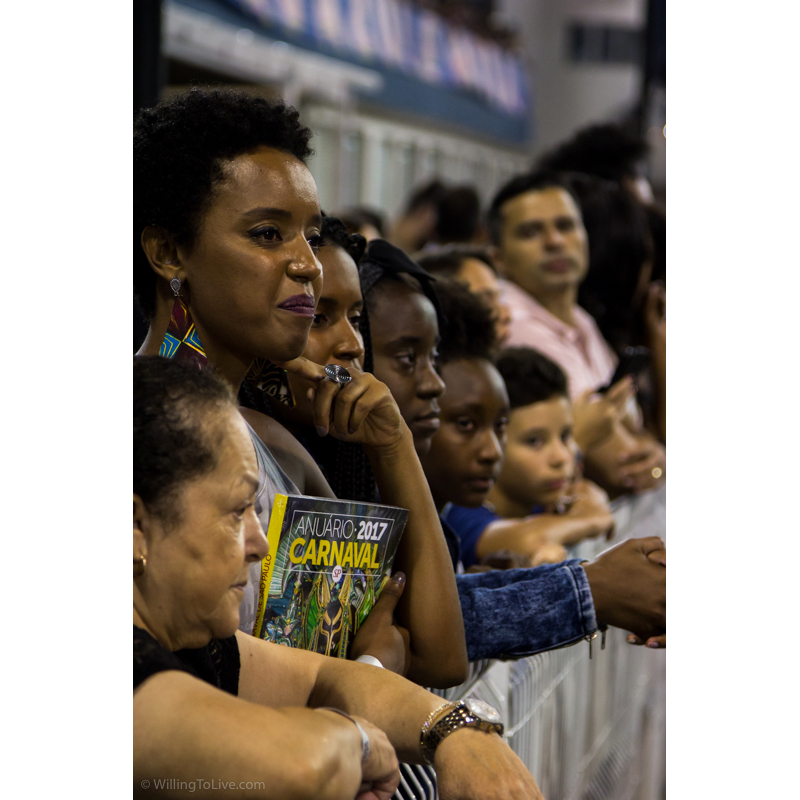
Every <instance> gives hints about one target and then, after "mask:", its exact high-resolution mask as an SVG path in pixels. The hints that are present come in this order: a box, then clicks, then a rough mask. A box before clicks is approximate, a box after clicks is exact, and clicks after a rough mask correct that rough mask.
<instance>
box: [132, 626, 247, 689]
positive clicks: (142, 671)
mask: <svg viewBox="0 0 800 800" xmlns="http://www.w3.org/2000/svg"><path fill="white" fill-rule="evenodd" d="M240 664H241V662H240V660H239V644H238V642H237V641H236V637H235V636H231V637H229V638H227V639H212V640H211V642H210V643H209V644H207V645H206V646H205V647H198V648H197V649H196V650H176V651H175V652H174V653H173V652H170V651H169V650H167V649H166V648H164V647H162V646H161V645H160V644H159V643H158V642H157V641H156V640H155V639H154V638H153V637H152V636H151V635H150V634H149V633H148V632H147V631H144V630H142V629H141V628H137V627H136V626H135V625H134V626H133V688H134V689H135V688H136V687H137V686H138V685H139V684H140V683H142V682H144V681H146V680H147V679H148V678H149V677H150V676H151V675H155V674H156V673H157V672H165V671H166V670H170V669H176V670H179V671H181V672H188V673H189V674H190V675H194V676H195V677H196V678H200V680H203V681H205V682H206V683H210V684H211V685H212V686H217V687H218V688H220V689H222V690H223V691H225V692H229V693H230V694H238V693H239V667H240Z"/></svg>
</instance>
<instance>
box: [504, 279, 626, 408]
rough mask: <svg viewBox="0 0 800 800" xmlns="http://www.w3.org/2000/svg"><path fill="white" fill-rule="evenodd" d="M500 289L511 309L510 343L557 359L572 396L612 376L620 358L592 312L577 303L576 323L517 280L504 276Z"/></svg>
mask: <svg viewBox="0 0 800 800" xmlns="http://www.w3.org/2000/svg"><path fill="white" fill-rule="evenodd" d="M500 289H501V292H502V299H503V302H505V304H506V305H507V306H508V308H509V310H510V312H511V324H510V328H509V336H508V340H507V341H506V342H505V344H506V345H508V346H512V347H515V346H523V347H532V348H534V349H536V350H539V351H540V352H541V353H544V354H545V355H546V356H547V357H548V358H550V359H552V360H553V361H555V362H556V363H557V364H558V365H559V366H560V367H561V368H562V369H563V370H564V372H566V373H567V378H568V379H569V390H570V395H571V396H572V397H577V396H578V395H579V394H582V393H583V392H584V391H586V390H587V389H597V388H598V387H600V386H602V385H603V384H605V383H607V382H608V381H609V380H610V378H611V376H612V375H613V373H614V367H615V366H616V363H617V359H616V356H615V355H614V353H613V351H612V350H611V348H610V347H609V346H608V343H607V342H606V340H605V339H603V336H602V334H601V333H600V330H599V329H598V327H597V324H596V323H595V321H594V320H593V319H592V317H591V315H590V314H589V313H588V312H586V311H584V309H582V308H581V307H580V306H575V310H574V312H573V320H574V322H575V325H574V326H572V325H567V324H566V323H565V322H562V321H561V320H560V319H558V317H555V316H553V314H551V313H550V312H549V311H548V310H547V309H546V308H545V307H544V306H543V305H542V304H541V303H539V302H538V301H537V300H535V299H534V298H533V297H531V295H529V294H528V293H527V292H526V291H524V290H523V289H520V288H519V287H518V286H517V285H516V284H513V283H510V282H508V281H504V280H501V281H500Z"/></svg>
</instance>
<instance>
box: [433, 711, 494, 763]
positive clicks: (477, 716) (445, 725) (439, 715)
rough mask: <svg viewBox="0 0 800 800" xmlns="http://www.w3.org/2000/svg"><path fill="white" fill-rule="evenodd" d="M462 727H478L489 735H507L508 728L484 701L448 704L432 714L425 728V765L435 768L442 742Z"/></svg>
mask: <svg viewBox="0 0 800 800" xmlns="http://www.w3.org/2000/svg"><path fill="white" fill-rule="evenodd" d="M459 728H478V730H481V731H486V732H487V733H492V732H494V733H499V734H500V736H502V735H503V730H504V729H505V728H504V726H503V723H502V722H501V721H500V714H498V713H497V711H496V710H495V709H494V708H492V707H491V706H490V705H489V704H488V703H484V702H483V701H482V700H473V699H469V700H464V701H463V702H461V703H448V704H446V705H444V706H442V707H441V708H439V709H437V710H436V711H434V712H433V714H431V716H430V717H428V719H427V720H426V722H425V724H424V725H423V726H422V732H421V733H420V737H419V746H420V749H421V750H422V758H423V759H424V760H425V763H426V764H428V765H430V766H433V754H434V753H435V752H436V748H437V747H438V746H439V744H440V743H441V742H442V740H443V739H444V738H445V737H447V736H449V735H450V734H451V733H453V732H455V731H457V730H458V729H459Z"/></svg>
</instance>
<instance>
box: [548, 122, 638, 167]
mask: <svg viewBox="0 0 800 800" xmlns="http://www.w3.org/2000/svg"><path fill="white" fill-rule="evenodd" d="M647 150H648V147H647V142H645V141H644V139H642V138H641V137H639V136H635V135H633V134H631V133H629V132H628V131H626V130H625V129H624V128H623V127H621V126H620V125H615V124H614V123H602V124H599V125H590V126H589V127H587V128H583V129H582V130H579V131H578V132H577V133H576V134H575V135H574V136H573V137H572V138H571V139H569V140H568V141H566V142H564V143H562V144H560V145H558V146H557V147H555V148H554V149H553V150H551V151H550V152H548V153H545V154H544V155H543V156H542V157H541V158H540V159H539V161H538V163H537V168H538V169H546V170H551V171H554V172H584V173H586V174H587V175H596V176H597V177H599V178H605V179H606V180H610V181H621V180H622V179H623V178H635V177H636V176H637V174H638V172H639V165H640V164H641V162H642V161H644V159H645V158H646V156H647Z"/></svg>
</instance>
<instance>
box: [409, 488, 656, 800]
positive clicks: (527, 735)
mask: <svg viewBox="0 0 800 800" xmlns="http://www.w3.org/2000/svg"><path fill="white" fill-rule="evenodd" d="M614 517H615V519H616V522H617V525H616V533H615V536H614V540H613V541H612V542H610V543H608V542H602V543H598V542H583V543H581V544H580V545H579V546H578V547H576V548H574V550H573V552H572V553H570V556H571V557H579V558H594V557H595V556H596V555H599V553H601V552H602V551H603V550H605V549H607V548H608V547H609V546H612V545H614V544H616V543H618V542H620V541H623V540H624V539H629V538H632V537H637V538H638V537H642V536H661V537H662V538H664V539H665V540H666V536H665V531H666V490H665V489H660V490H658V491H655V492H648V493H646V494H643V495H639V496H637V497H632V498H626V499H624V500H622V501H618V502H617V503H615V504H614ZM625 637H626V634H625V632H624V631H621V630H617V629H614V628H612V629H609V631H608V635H607V637H606V644H605V648H601V637H600V636H598V637H597V638H596V639H595V640H594V641H593V643H592V647H591V651H592V657H591V660H590V658H589V645H588V644H586V643H585V642H584V643H580V644H577V645H574V646H572V647H566V648H562V649H560V650H552V651H549V652H547V653H542V654H540V655H537V656H531V657H529V658H524V659H520V660H518V661H511V662H500V661H482V662H477V663H474V664H472V665H471V666H470V677H469V679H468V680H467V681H466V682H465V683H464V684H462V685H461V686H457V687H454V688H453V689H447V690H445V691H443V692H437V693H438V694H441V695H442V696H443V697H445V698H447V699H448V700H458V699H462V698H466V697H475V698H477V699H479V700H484V701H486V702H487V703H489V704H490V705H492V706H494V707H495V708H496V709H497V710H498V711H499V712H500V714H501V716H502V717H503V719H504V720H505V723H506V740H507V741H508V743H509V744H510V745H511V747H512V749H513V750H514V752H515V753H517V755H518V756H519V757H520V758H521V759H522V761H523V762H524V763H525V765H526V766H527V767H528V769H530V771H531V774H532V775H533V776H534V777H535V778H536V782H537V783H538V784H539V788H540V789H541V790H542V793H543V794H544V796H545V798H546V799H547V800H660V798H663V797H664V796H665V723H666V717H665V696H666V692H665V690H666V685H665V677H666V665H665V653H664V652H662V651H659V650H656V651H652V650H649V649H647V648H644V647H634V646H631V645H629V644H628V643H627V642H626V641H625ZM395 797H396V798H398V799H399V798H402V800H436V798H437V794H436V777H435V773H434V772H433V770H432V769H429V768H426V767H418V766H409V765H407V764H404V765H403V766H402V768H401V784H400V788H399V789H398V792H397V794H396V795H395Z"/></svg>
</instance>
